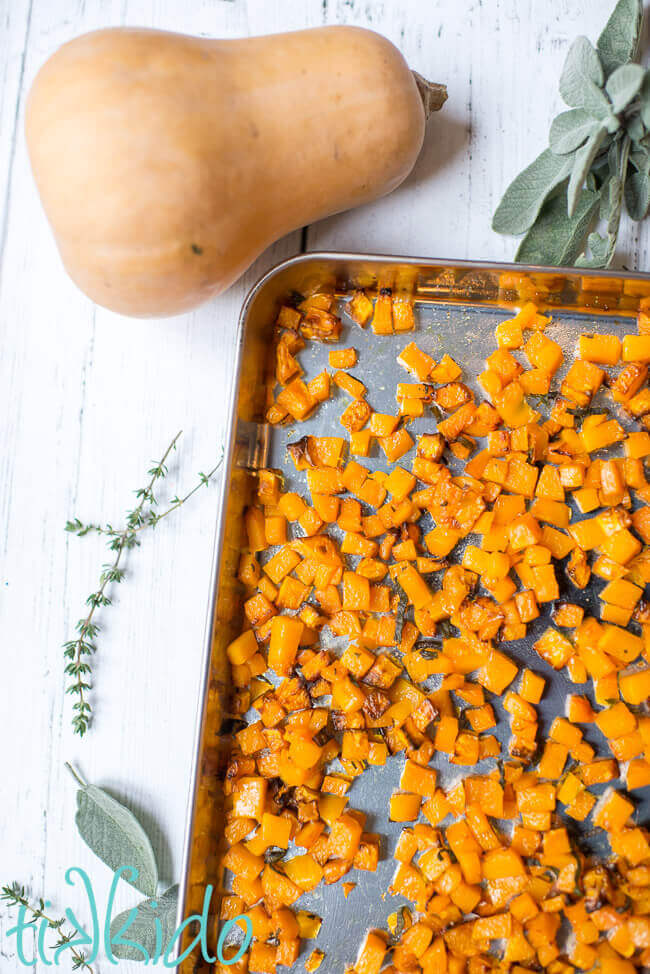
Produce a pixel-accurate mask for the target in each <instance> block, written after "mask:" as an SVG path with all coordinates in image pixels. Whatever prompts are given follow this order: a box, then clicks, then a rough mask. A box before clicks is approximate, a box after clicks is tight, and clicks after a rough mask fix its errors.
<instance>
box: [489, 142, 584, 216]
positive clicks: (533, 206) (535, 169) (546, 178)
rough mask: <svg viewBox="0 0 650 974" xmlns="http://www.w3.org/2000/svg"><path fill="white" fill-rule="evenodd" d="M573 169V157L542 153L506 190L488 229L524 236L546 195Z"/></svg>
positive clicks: (548, 152) (548, 151) (549, 152)
mask: <svg viewBox="0 0 650 974" xmlns="http://www.w3.org/2000/svg"><path fill="white" fill-rule="evenodd" d="M572 167H573V154H569V155H562V156H556V155H555V153H553V152H551V150H550V149H545V150H544V152H542V154H541V155H539V156H538V157H537V159H535V161H534V162H531V164H530V165H529V166H528V167H527V168H526V169H524V170H523V172H520V173H519V175H518V176H517V177H516V178H515V179H513V181H512V182H511V183H510V185H509V186H508V188H507V190H506V192H505V194H504V197H503V199H502V200H501V202H500V203H499V205H498V207H497V209H496V212H495V214H494V217H493V218H492V229H493V230H496V232H497V233H511V234H519V233H525V232H526V230H528V229H529V228H530V227H531V226H532V225H533V223H534V222H535V219H536V217H537V215H538V213H539V211H540V209H541V208H542V206H543V204H544V202H545V200H546V199H547V198H548V196H549V195H550V193H552V192H553V190H554V189H555V188H556V186H559V184H560V183H561V182H563V180H565V179H566V178H567V176H568V175H569V173H570V172H571V169H572Z"/></svg>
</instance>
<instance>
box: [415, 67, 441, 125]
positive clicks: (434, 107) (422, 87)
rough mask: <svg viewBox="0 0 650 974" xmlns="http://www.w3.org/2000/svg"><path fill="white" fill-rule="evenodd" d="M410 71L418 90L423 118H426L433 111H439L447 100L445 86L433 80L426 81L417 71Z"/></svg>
mask: <svg viewBox="0 0 650 974" xmlns="http://www.w3.org/2000/svg"><path fill="white" fill-rule="evenodd" d="M411 73H412V75H413V77H414V78H415V83H416V85H417V86H418V91H419V92H420V98H421V99H422V105H423V106H424V115H425V118H428V117H429V115H432V114H433V112H438V111H440V109H441V108H442V106H443V105H444V103H445V102H446V101H447V86H446V85H439V84H437V83H436V82H435V81H427V80H426V78H423V77H422V75H421V74H419V73H418V72H417V71H413V72H411Z"/></svg>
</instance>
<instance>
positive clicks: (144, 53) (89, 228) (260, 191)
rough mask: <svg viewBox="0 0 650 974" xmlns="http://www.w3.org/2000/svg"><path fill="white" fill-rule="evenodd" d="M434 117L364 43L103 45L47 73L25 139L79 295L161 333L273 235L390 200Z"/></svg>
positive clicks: (84, 43) (403, 78) (36, 87)
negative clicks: (167, 321) (153, 321)
mask: <svg viewBox="0 0 650 974" xmlns="http://www.w3.org/2000/svg"><path fill="white" fill-rule="evenodd" d="M445 99H446V89H445V88H444V86H441V85H431V84H429V83H428V82H425V81H424V80H423V79H422V78H420V77H419V75H414V74H413V73H412V72H411V71H410V70H409V69H408V67H407V65H406V63H405V61H404V59H403V57H402V55H401V54H400V53H399V51H398V50H397V48H395V47H394V46H393V45H392V44H391V43H390V41H388V40H386V39H385V38H384V37H381V36H380V35H379V34H375V33H374V32H372V31H369V30H364V29H361V28H356V27H344V26H333V27H322V28H315V29H311V30H302V31H295V32H292V33H288V34H277V35H273V36H269V37H255V38H246V39H242V40H212V39H206V38H201V37H190V36H186V35H182V34H173V33H166V32H162V31H154V30H144V29H131V28H124V29H109V30H101V31H96V32H94V33H90V34H85V35H83V36H81V37H78V38H76V39H75V40H73V41H71V42H69V43H68V44H65V45H63V47H61V48H60V49H59V50H58V51H56V53H55V54H53V55H52V57H51V58H50V59H49V60H48V61H47V62H46V63H45V65H44V66H43V67H42V68H41V70H40V72H39V73H38V76H37V78H36V80H35V81H34V84H33V86H32V89H31V92H30V95H29V102H28V107H27V115H26V134H27V144H28V149H29V154H30V158H31V163H32V168H33V172H34V177H35V180H36V184H37V187H38V190H39V193H40V196H41V200H42V202H43V206H44V208H45V212H46V214H47V217H48V219H49V221H50V223H51V225H52V229H53V231H54V236H55V238H56V242H57V245H58V247H59V251H60V253H61V257H62V259H63V263H64V265H65V267H66V269H67V271H68V273H69V274H70V276H71V277H72V279H73V280H74V281H75V283H76V284H77V285H78V286H79V287H80V288H81V290H82V291H84V292H85V293H86V294H87V295H88V296H89V297H90V298H92V299H93V300H94V301H96V302H97V303H98V304H101V305H104V306H105V307H107V308H110V309H112V310H114V311H118V312H120V313H122V314H127V315H140V316H146V315H171V314H176V313H179V312H182V311H186V310H188V309H189V308H192V307H195V306H196V305H198V304H201V303H202V302H203V301H206V300H207V299H209V298H210V297H212V296H213V295H215V294H218V293H219V292H221V291H223V290H224V289H225V288H227V287H228V286H229V285H230V284H231V283H232V282H233V281H234V280H235V279H236V278H237V277H239V275H240V274H242V273H243V272H244V271H245V270H246V268H247V267H249V265H250V264H251V263H252V262H253V261H254V260H255V258H256V257H257V256H258V255H259V254H260V253H261V252H262V250H264V248H265V247H267V246H268V245H269V244H271V243H272V242H273V241H274V240H277V239H278V238H279V237H281V236H282V235H283V234H286V233H288V232H290V231H291V230H294V229H296V228H297V227H300V226H304V225H305V224H308V223H311V222H313V221H315V220H319V219H321V218H323V217H325V216H328V215H330V214H332V213H336V212H338V211H340V210H345V209H348V208H350V207H352V206H359V205H360V204H362V203H366V202H368V201H369V200H372V199H375V198H376V197H378V196H382V195H384V194H386V193H389V192H390V191H391V190H393V189H394V188H395V187H396V186H398V185H399V184H400V183H401V182H402V180H404V179H405V177H406V176H407V175H408V174H409V172H410V171H411V169H412V168H413V165H414V163H415V160H416V159H417V156H418V153H419V151H420V148H421V146H422V140H423V136H424V124H425V118H426V115H427V114H428V113H429V112H430V111H432V110H437V109H438V108H440V107H441V106H442V104H443V102H444V101H445Z"/></svg>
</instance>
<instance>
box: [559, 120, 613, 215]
mask: <svg viewBox="0 0 650 974" xmlns="http://www.w3.org/2000/svg"><path fill="white" fill-rule="evenodd" d="M606 135H607V129H606V128H604V127H599V128H597V129H596V130H595V132H592V134H591V135H590V136H589V138H588V139H587V142H586V144H585V145H584V146H582V148H581V149H578V151H577V152H576V154H575V159H574V163H573V168H572V170H571V177H570V179H569V186H568V189H567V204H568V212H569V216H573V214H574V213H575V211H576V207H577V205H578V200H579V198H580V191H581V190H582V187H583V186H584V183H585V180H586V178H587V175H588V173H589V170H590V169H591V165H592V163H593V161H594V159H595V158H596V156H597V155H598V151H599V149H600V147H601V145H602V144H603V141H604V140H605V136H606Z"/></svg>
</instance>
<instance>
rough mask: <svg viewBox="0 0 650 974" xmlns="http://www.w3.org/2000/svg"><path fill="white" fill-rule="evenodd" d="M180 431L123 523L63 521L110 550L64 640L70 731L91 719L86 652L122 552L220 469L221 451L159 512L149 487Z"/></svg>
mask: <svg viewBox="0 0 650 974" xmlns="http://www.w3.org/2000/svg"><path fill="white" fill-rule="evenodd" d="M180 435H181V434H180V433H177V434H176V436H175V437H174V439H173V440H172V441H171V443H170V444H169V446H168V447H167V449H166V450H165V452H164V454H163V456H162V458H161V459H160V460H158V461H157V462H155V463H154V465H153V467H151V469H150V470H149V471H148V474H149V478H150V479H149V481H148V483H147V484H146V486H145V487H140V488H139V489H138V490H136V492H135V494H136V498H137V501H138V503H137V504H136V506H135V507H134V508H133V510H131V511H129V512H128V513H127V515H126V524H125V526H124V527H122V528H115V527H113V525H112V524H104V525H102V524H96V523H93V522H88V523H85V522H83V521H81V520H80V519H79V518H78V517H75V518H73V519H72V520H69V521H67V522H66V525H65V530H66V531H68V532H69V533H71V534H75V535H77V537H79V538H83V537H85V536H86V535H88V534H100V535H104V536H105V537H107V538H108V541H107V546H108V549H109V551H111V552H113V560H112V561H111V562H110V563H109V564H106V565H104V566H103V567H102V570H101V573H100V576H99V585H98V588H97V590H96V591H94V592H91V593H90V595H89V596H88V598H87V599H86V605H87V606H88V612H87V613H86V615H85V616H84V617H83V618H82V619H80V620H79V621H78V623H77V635H76V636H75V638H74V639H69V640H67V642H65V643H64V644H63V649H64V653H63V655H64V658H65V660H66V666H65V673H66V676H68V677H69V678H70V681H69V683H68V686H67V687H66V693H69V694H72V695H74V696H76V697H77V700H76V701H75V703H74V704H73V708H72V709H73V717H72V727H73V729H74V732H75V734H79V736H80V737H83V736H84V734H85V733H86V731H87V730H88V728H89V726H90V723H91V720H92V706H91V704H90V701H89V699H88V693H89V692H90V690H91V689H92V684H91V683H90V675H91V672H92V667H91V664H90V657H91V656H92V655H93V654H94V653H95V652H96V650H97V644H96V637H97V634H98V633H99V631H100V627H99V625H98V624H97V622H96V620H95V613H96V611H97V609H102V608H106V607H107V606H109V605H111V599H110V597H109V596H108V595H107V594H106V592H107V589H108V587H109V586H110V585H112V584H119V583H121V582H122V581H123V580H124V568H123V567H122V564H121V562H122V560H123V557H124V555H125V554H126V553H127V552H128V551H131V550H132V549H133V548H136V547H138V546H139V545H140V532H142V531H144V530H145V528H155V527H156V525H158V524H159V523H160V521H162V520H163V518H166V517H168V516H169V515H170V514H172V513H173V512H174V511H177V510H178V509H179V508H180V507H182V506H183V504H185V503H186V502H187V501H188V500H189V499H190V497H192V496H193V495H194V494H195V493H196V492H197V490H199V489H200V488H201V487H204V486H207V485H208V484H209V483H210V481H211V480H212V478H213V477H214V475H215V474H216V473H217V471H218V470H219V467H220V466H221V463H222V460H223V457H222V458H221V459H219V460H218V461H217V463H216V464H215V466H214V467H213V468H212V470H210V472H209V473H199V475H198V482H197V483H196V484H195V485H194V486H193V487H192V488H191V489H190V490H189V491H188V492H187V493H186V494H184V495H183V496H180V497H179V496H178V495H177V496H175V497H173V498H172V500H171V501H170V503H169V506H168V507H167V509H166V510H164V511H163V512H162V513H158V511H157V509H156V508H157V504H158V501H157V498H156V495H155V493H154V488H155V487H156V484H157V483H158V482H159V481H161V480H164V478H165V477H166V476H167V472H168V471H167V460H168V458H169V456H170V454H171V453H172V452H173V451H174V450H175V449H176V443H177V441H178V439H179V437H180Z"/></svg>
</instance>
